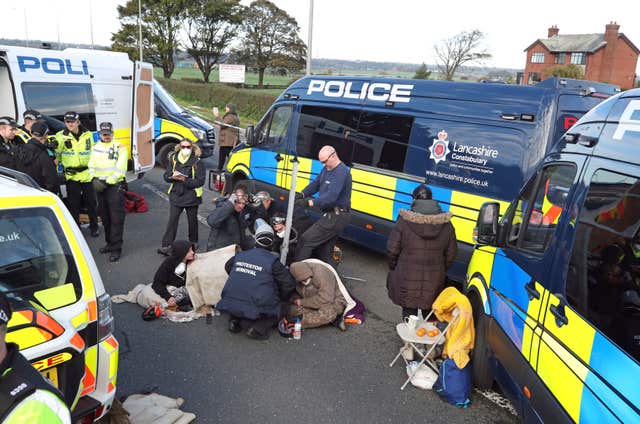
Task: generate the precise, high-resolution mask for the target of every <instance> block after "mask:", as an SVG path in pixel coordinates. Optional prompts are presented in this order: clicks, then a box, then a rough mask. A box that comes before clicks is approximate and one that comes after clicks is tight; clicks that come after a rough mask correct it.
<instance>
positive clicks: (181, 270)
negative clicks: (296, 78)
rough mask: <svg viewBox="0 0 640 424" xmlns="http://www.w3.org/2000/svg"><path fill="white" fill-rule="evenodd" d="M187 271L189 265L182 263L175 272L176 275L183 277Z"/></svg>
mask: <svg viewBox="0 0 640 424" xmlns="http://www.w3.org/2000/svg"><path fill="white" fill-rule="evenodd" d="M186 270H187V264H185V263H184V262H180V263H179V264H178V266H177V267H176V269H175V270H174V271H173V272H175V274H176V275H182V274H184V272H185V271H186Z"/></svg>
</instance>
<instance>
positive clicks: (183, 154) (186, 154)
mask: <svg viewBox="0 0 640 424" xmlns="http://www.w3.org/2000/svg"><path fill="white" fill-rule="evenodd" d="M180 153H181V154H182V156H184V157H187V156H189V155H190V154H191V149H180Z"/></svg>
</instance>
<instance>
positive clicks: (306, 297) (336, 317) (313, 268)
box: [289, 261, 347, 331]
mask: <svg viewBox="0 0 640 424" xmlns="http://www.w3.org/2000/svg"><path fill="white" fill-rule="evenodd" d="M290 271H291V275H293V277H294V278H295V279H296V282H297V284H296V294H294V295H293V296H292V302H291V305H290V307H289V316H290V317H299V316H302V321H301V323H302V328H314V327H320V326H323V325H327V324H331V323H334V324H335V325H336V326H337V327H338V328H340V330H342V331H345V330H346V327H345V325H344V320H343V317H342V314H343V313H344V309H345V307H346V306H347V301H346V300H345V298H344V296H343V295H342V293H341V292H340V289H339V287H338V282H337V280H336V277H335V274H334V273H333V272H332V270H331V269H330V268H329V265H327V264H323V263H313V262H304V261H303V262H294V263H292V264H291V267H290Z"/></svg>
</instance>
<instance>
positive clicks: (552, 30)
mask: <svg viewBox="0 0 640 424" xmlns="http://www.w3.org/2000/svg"><path fill="white" fill-rule="evenodd" d="M559 32H560V30H559V29H558V27H557V26H556V25H551V27H550V28H549V29H548V33H547V38H551V37H555V36H556V35H558V33H559Z"/></svg>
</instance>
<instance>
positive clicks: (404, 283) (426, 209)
mask: <svg viewBox="0 0 640 424" xmlns="http://www.w3.org/2000/svg"><path fill="white" fill-rule="evenodd" d="M413 199H414V200H413V203H412V205H411V210H406V209H400V214H399V216H398V221H397V222H396V225H395V226H394V228H393V230H392V231H391V234H390V235H389V240H388V242H387V258H388V264H389V274H388V276H387V289H388V293H389V298H391V301H392V302H393V303H395V304H396V305H399V306H402V317H403V318H404V317H406V316H409V315H416V314H417V312H418V309H423V310H425V311H429V310H431V304H432V303H433V300H434V299H435V298H436V297H437V296H438V294H440V292H441V291H442V289H443V288H444V283H445V276H446V273H447V268H449V267H450V266H451V264H452V263H453V260H454V259H455V257H456V252H457V243H456V232H455V229H454V228H453V225H452V224H451V212H444V213H443V212H442V210H441V209H440V206H439V205H438V202H436V201H435V200H433V199H432V198H431V190H430V189H429V187H427V186H426V185H424V184H421V185H420V186H418V187H417V188H416V189H415V190H414V192H413Z"/></svg>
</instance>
